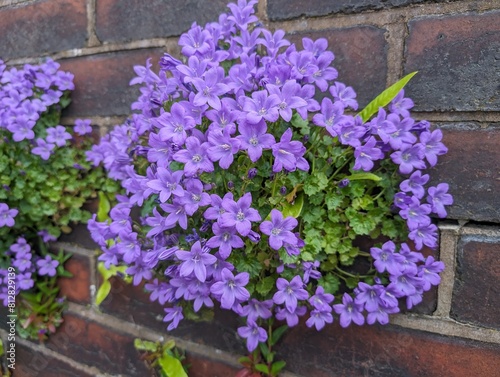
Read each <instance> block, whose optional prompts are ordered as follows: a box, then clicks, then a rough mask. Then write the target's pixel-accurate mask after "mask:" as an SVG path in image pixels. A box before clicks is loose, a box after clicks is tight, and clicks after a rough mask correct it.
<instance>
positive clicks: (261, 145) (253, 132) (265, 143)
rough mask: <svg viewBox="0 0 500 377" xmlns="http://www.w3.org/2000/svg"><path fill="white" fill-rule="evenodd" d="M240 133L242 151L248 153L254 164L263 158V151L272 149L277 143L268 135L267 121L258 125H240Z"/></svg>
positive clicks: (245, 123)
mask: <svg viewBox="0 0 500 377" xmlns="http://www.w3.org/2000/svg"><path fill="white" fill-rule="evenodd" d="M239 131H240V133H241V135H239V136H238V137H237V138H238V140H240V142H241V149H243V150H246V151H247V152H248V157H250V160H251V161H252V162H256V161H257V160H258V159H259V158H260V156H262V150H263V149H270V148H271V147H272V146H273V144H275V143H276V140H275V139H274V136H273V135H270V134H268V133H266V132H267V126H266V122H265V121H260V122H257V123H256V124H248V123H247V122H243V123H240V125H239Z"/></svg>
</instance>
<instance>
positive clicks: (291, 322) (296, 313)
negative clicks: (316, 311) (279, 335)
mask: <svg viewBox="0 0 500 377" xmlns="http://www.w3.org/2000/svg"><path fill="white" fill-rule="evenodd" d="M306 312H307V308H306V307H305V306H297V307H296V308H295V310H293V311H290V310H288V309H287V308H286V307H285V308H277V310H276V319H279V320H280V321H285V320H286V324H287V325H288V327H293V326H297V324H298V323H299V317H302V316H303V315H304V314H306Z"/></svg>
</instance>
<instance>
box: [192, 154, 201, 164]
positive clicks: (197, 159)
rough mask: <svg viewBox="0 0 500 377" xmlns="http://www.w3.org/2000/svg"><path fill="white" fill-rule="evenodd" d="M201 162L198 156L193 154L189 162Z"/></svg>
mask: <svg viewBox="0 0 500 377" xmlns="http://www.w3.org/2000/svg"><path fill="white" fill-rule="evenodd" d="M201 160H202V158H201V156H200V155H199V154H195V155H194V156H193V157H192V158H191V161H193V162H200V161H201Z"/></svg>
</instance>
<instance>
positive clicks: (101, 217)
mask: <svg viewBox="0 0 500 377" xmlns="http://www.w3.org/2000/svg"><path fill="white" fill-rule="evenodd" d="M98 195H99V208H98V209H97V221H100V222H104V221H107V220H108V219H109V210H110V209H111V204H110V203H109V199H108V197H107V196H106V194H105V193H104V192H102V191H99V193H98Z"/></svg>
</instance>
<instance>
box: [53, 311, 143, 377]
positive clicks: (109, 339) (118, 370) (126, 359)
mask: <svg viewBox="0 0 500 377" xmlns="http://www.w3.org/2000/svg"><path fill="white" fill-rule="evenodd" d="M124 310H126V309H125V308H124ZM47 347H48V348H50V349H52V350H53V351H56V352H58V353H60V354H62V355H65V356H68V357H69V358H71V359H73V360H76V361H78V362H79V363H82V364H86V365H89V366H95V367H97V368H98V369H100V370H102V371H103V372H108V373H112V374H121V375H122V376H131V377H136V376H148V368H147V366H146V365H145V364H144V363H143V362H142V361H141V360H140V358H139V353H138V351H137V350H136V349H135V347H134V338H133V337H130V336H128V335H125V334H122V333H119V332H116V331H114V330H111V329H108V328H106V327H104V326H103V325H101V324H99V323H96V322H93V321H89V320H86V319H84V318H81V317H79V316H76V315H74V314H71V313H66V314H65V315H64V322H63V324H62V326H61V327H60V328H59V329H58V331H57V332H56V334H54V335H51V336H50V338H49V341H48V342H47Z"/></svg>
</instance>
